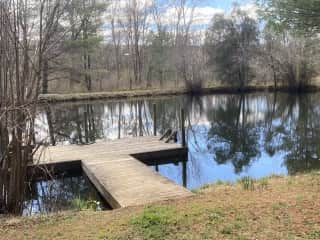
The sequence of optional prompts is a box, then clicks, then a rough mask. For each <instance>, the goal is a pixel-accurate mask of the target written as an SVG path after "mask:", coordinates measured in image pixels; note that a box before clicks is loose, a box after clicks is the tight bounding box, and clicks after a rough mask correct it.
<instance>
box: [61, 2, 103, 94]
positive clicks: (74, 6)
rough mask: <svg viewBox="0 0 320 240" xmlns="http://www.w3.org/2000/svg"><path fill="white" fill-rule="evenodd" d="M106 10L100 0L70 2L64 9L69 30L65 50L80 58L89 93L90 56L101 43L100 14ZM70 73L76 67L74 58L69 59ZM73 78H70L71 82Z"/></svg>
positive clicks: (90, 81) (90, 88) (90, 84)
mask: <svg viewBox="0 0 320 240" xmlns="http://www.w3.org/2000/svg"><path fill="white" fill-rule="evenodd" d="M105 9H106V3H105V2H104V1H102V0H70V2H69V4H68V5H67V7H66V9H65V10H66V12H67V19H66V20H67V27H66V28H69V29H70V34H69V35H68V36H69V39H66V49H67V50H68V51H69V53H70V54H71V56H72V55H73V54H75V55H76V56H77V55H78V54H79V50H81V51H80V56H81V60H82V61H81V65H82V71H81V72H80V75H82V76H84V83H85V86H86V89H87V90H88V91H91V90H92V88H93V86H92V65H93V59H92V54H93V52H94V51H95V50H96V49H97V47H98V46H99V44H100V43H101V42H102V40H103V39H102V37H101V36H100V35H99V31H98V30H99V28H100V27H101V25H102V19H101V16H102V13H103V12H104V11H105ZM71 59H72V60H71V61H72V71H71V73H73V72H74V68H77V66H76V63H75V61H76V57H74V56H72V57H71ZM72 80H73V77H72V76H71V81H72Z"/></svg>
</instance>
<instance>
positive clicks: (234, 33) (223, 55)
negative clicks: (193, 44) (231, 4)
mask: <svg viewBox="0 0 320 240" xmlns="http://www.w3.org/2000/svg"><path fill="white" fill-rule="evenodd" d="M258 34H259V31H258V27H257V23H256V21H255V20H254V19H252V18H250V17H249V16H248V15H247V14H246V13H245V12H243V11H241V10H240V9H239V8H235V9H234V10H233V12H232V14H231V16H230V17H228V16H225V15H221V14H220V15H216V16H214V18H213V19H212V23H211V25H210V27H209V29H208V31H207V34H206V39H205V49H206V52H207V54H208V57H209V59H208V64H209V65H210V66H214V67H215V69H216V71H217V73H218V76H219V77H220V79H222V80H224V81H227V82H228V83H231V84H234V85H237V86H239V88H240V89H241V90H243V88H244V87H245V86H246V84H247V83H248V82H249V81H250V80H251V79H252V71H251V68H250V60H251V59H252V56H253V54H254V51H255V49H256V48H257V46H258V44H259V42H258Z"/></svg>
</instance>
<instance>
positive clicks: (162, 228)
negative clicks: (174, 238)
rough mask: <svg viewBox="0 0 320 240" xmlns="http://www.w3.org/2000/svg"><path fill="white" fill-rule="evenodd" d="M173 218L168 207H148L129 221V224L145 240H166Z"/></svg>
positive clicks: (171, 211) (171, 210)
mask: <svg viewBox="0 0 320 240" xmlns="http://www.w3.org/2000/svg"><path fill="white" fill-rule="evenodd" d="M173 216H174V210H173V209H172V208H170V207H162V206H149V207H146V208H145V209H144V210H143V212H142V214H140V215H138V216H137V217H134V218H133V219H131V221H130V224H131V225H133V226H134V227H135V228H136V229H137V230H138V231H139V232H141V233H142V234H143V236H144V238H145V239H150V240H152V239H159V240H161V239H166V236H167V235H168V234H169V226H170V223H171V222H172V217H173Z"/></svg>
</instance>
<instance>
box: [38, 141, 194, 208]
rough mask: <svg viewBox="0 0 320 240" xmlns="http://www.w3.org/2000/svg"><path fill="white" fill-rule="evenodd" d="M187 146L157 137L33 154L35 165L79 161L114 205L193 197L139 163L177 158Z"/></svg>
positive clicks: (184, 152) (50, 149) (62, 148)
mask: <svg viewBox="0 0 320 240" xmlns="http://www.w3.org/2000/svg"><path fill="white" fill-rule="evenodd" d="M186 153H187V149H186V148H183V147H181V146H180V145H178V144H172V143H164V142H163V141H159V138H158V137H154V136H150V137H137V138H125V139H118V140H114V141H100V142H97V143H94V144H89V145H67V146H51V147H47V148H45V149H42V151H40V152H39V154H38V155H37V156H36V157H35V162H37V163H38V164H46V165H47V164H64V163H66V162H70V161H75V160H79V161H81V165H82V169H83V171H84V172H85V173H86V175H87V176H88V177H89V179H90V180H91V182H92V183H93V184H94V185H95V187H96V188H97V190H98V191H99V192H100V194H101V195H102V196H103V197H104V198H105V200H106V201H107V202H108V203H109V204H110V205H111V207H113V208H121V207H128V206H136V205H145V204H149V203H152V202H157V201H163V200H169V199H176V198H183V197H188V196H192V193H191V192H190V191H188V190H187V189H185V188H183V187H182V186H179V185H177V184H175V183H174V182H172V181H171V180H169V179H167V178H166V177H163V176H161V175H160V174H159V173H157V172H156V171H154V170H153V169H151V168H150V167H148V166H147V165H145V164H144V163H142V162H141V161H140V160H138V159H137V158H140V157H141V158H142V159H143V160H144V162H146V161H148V160H150V161H153V160H155V158H171V157H180V156H183V155H185V154H186Z"/></svg>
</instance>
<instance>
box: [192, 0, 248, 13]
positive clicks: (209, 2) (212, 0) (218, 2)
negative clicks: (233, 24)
mask: <svg viewBox="0 0 320 240" xmlns="http://www.w3.org/2000/svg"><path fill="white" fill-rule="evenodd" d="M235 2H236V3H239V4H240V5H245V4H249V3H252V2H253V1H250V0H199V4H198V6H202V7H205V6H210V7H214V8H221V9H223V10H225V11H229V10H230V9H231V8H232V5H233V3H235Z"/></svg>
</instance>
